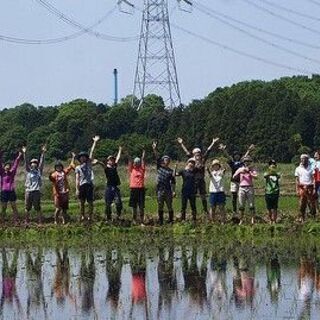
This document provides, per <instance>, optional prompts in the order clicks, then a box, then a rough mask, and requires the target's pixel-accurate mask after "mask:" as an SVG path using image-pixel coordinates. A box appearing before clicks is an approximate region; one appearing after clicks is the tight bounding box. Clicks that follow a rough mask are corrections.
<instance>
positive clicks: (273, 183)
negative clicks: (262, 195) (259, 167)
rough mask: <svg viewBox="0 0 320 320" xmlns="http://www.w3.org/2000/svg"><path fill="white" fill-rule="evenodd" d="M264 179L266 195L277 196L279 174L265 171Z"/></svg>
mask: <svg viewBox="0 0 320 320" xmlns="http://www.w3.org/2000/svg"><path fill="white" fill-rule="evenodd" d="M264 178H265V179H266V194H279V192H280V186H279V180H280V174H279V173H278V172H276V171H267V172H265V173H264Z"/></svg>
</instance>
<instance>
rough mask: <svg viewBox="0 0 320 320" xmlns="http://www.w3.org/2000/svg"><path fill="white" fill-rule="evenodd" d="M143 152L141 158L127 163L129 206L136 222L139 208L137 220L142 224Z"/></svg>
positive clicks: (143, 191)
mask: <svg viewBox="0 0 320 320" xmlns="http://www.w3.org/2000/svg"><path fill="white" fill-rule="evenodd" d="M144 158H145V150H143V151H142V156H141V158H135V159H134V160H133V163H132V162H131V161H129V167H128V170H129V174H130V200H129V206H130V207H131V208H132V214H133V220H134V222H136V221H137V213H138V207H139V220H140V223H141V224H143V223H144V204H145V188H144V180H145V172H146V166H145V161H144Z"/></svg>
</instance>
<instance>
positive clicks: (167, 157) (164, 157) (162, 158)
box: [161, 155, 171, 161]
mask: <svg viewBox="0 0 320 320" xmlns="http://www.w3.org/2000/svg"><path fill="white" fill-rule="evenodd" d="M165 159H168V160H170V159H171V158H170V157H169V156H167V155H164V156H163V157H161V161H164V160H165Z"/></svg>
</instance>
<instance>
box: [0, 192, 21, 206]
mask: <svg viewBox="0 0 320 320" xmlns="http://www.w3.org/2000/svg"><path fill="white" fill-rule="evenodd" d="M0 200H1V202H2V203H8V202H16V201H17V195H16V192H15V191H14V190H13V191H1V195H0Z"/></svg>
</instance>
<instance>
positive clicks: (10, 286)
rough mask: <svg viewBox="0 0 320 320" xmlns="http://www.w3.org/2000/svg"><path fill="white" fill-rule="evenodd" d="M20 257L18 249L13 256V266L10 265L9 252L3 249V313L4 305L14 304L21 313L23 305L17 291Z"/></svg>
mask: <svg viewBox="0 0 320 320" xmlns="http://www.w3.org/2000/svg"><path fill="white" fill-rule="evenodd" d="M18 257H19V250H18V249H16V250H15V251H14V254H13V259H12V262H11V265H9V262H8V257H7V252H6V250H5V249H4V248H2V295H1V306H0V308H1V309H0V312H1V313H2V311H3V305H4V304H5V303H8V304H10V305H12V304H13V302H15V303H16V305H17V307H18V311H19V313H20V311H21V304H20V300H19V297H18V293H17V289H16V277H17V270H18V269H17V266H18Z"/></svg>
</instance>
